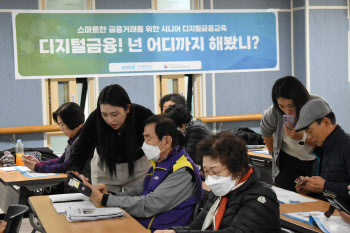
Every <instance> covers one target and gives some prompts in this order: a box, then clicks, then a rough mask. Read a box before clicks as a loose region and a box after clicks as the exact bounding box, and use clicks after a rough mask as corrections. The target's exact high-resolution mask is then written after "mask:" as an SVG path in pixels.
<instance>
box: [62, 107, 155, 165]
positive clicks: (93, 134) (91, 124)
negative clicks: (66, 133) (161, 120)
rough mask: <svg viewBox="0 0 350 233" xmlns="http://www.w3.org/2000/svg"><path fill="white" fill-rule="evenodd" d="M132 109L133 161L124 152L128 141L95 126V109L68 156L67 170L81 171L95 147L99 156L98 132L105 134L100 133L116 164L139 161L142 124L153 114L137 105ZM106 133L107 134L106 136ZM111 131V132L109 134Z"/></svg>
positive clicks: (115, 132) (108, 128)
mask: <svg viewBox="0 0 350 233" xmlns="http://www.w3.org/2000/svg"><path fill="white" fill-rule="evenodd" d="M132 106H133V108H134V118H133V121H134V122H135V135H136V148H135V150H136V157H135V158H134V159H133V161H130V159H129V155H128V154H127V152H126V145H127V143H128V140H130V139H128V138H127V137H126V136H124V135H123V134H121V135H119V134H118V132H117V131H116V130H113V129H112V128H111V127H110V126H107V127H105V129H101V128H99V126H98V124H97V121H98V119H97V115H98V114H99V113H98V111H97V109H96V110H95V111H93V112H92V113H91V114H90V115H89V117H88V119H87V120H86V122H85V124H84V126H83V129H82V132H81V134H80V137H79V140H78V142H77V144H76V146H75V149H74V152H73V153H72V154H71V155H70V158H69V166H68V169H69V170H70V171H78V172H80V171H81V170H82V168H83V167H82V166H83V164H84V162H85V161H86V160H87V159H88V158H87V155H88V154H89V152H90V150H93V149H94V148H95V147H96V148H97V152H98V153H99V155H100V156H101V153H100V151H99V148H102V147H103V146H102V145H99V142H98V141H99V140H98V139H97V135H98V130H99V131H103V132H105V133H104V134H103V132H102V133H101V135H102V136H103V138H102V141H103V140H109V145H111V148H109V149H110V150H111V151H112V156H113V157H114V158H113V159H114V160H115V162H116V163H128V162H130V163H132V164H133V162H134V161H136V160H138V159H140V158H141V157H142V156H143V155H144V153H143V151H142V149H141V147H142V144H143V141H144V139H143V130H144V127H145V126H144V122H145V120H146V119H147V118H148V117H149V116H152V115H153V113H152V112H151V110H149V109H148V108H145V107H143V106H141V105H138V104H132ZM107 131H108V134H107ZM110 131H113V132H110ZM110 135H111V136H110Z"/></svg>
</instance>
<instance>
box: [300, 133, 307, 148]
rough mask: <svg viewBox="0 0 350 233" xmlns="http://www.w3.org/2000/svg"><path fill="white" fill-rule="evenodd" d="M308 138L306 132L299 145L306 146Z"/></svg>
mask: <svg viewBox="0 0 350 233" xmlns="http://www.w3.org/2000/svg"><path fill="white" fill-rule="evenodd" d="M306 138H307V133H306V132H305V131H304V136H303V138H302V139H301V140H300V141H299V145H305V141H306Z"/></svg>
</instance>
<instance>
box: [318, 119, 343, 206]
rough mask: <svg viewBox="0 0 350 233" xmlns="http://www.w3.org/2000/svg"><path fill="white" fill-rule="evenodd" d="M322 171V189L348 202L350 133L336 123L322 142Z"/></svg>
mask: <svg viewBox="0 0 350 233" xmlns="http://www.w3.org/2000/svg"><path fill="white" fill-rule="evenodd" d="M321 149H322V150H323V161H322V173H321V177H322V178H323V179H325V180H326V182H325V184H324V191H331V192H334V193H336V194H337V195H340V196H341V197H342V198H344V199H345V200H347V201H348V202H350V196H349V195H348V190H347V186H348V185H349V184H350V135H349V134H347V133H345V132H344V130H343V129H342V128H341V127H340V126H339V125H337V127H336V128H335V129H334V130H333V132H332V133H331V134H330V135H328V137H327V138H326V139H325V141H324V142H323V144H322V146H321Z"/></svg>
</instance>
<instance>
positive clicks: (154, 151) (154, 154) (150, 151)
mask: <svg viewBox="0 0 350 233" xmlns="http://www.w3.org/2000/svg"><path fill="white" fill-rule="evenodd" d="M162 141H163V139H162ZM162 141H160V143H162ZM160 143H159V144H158V146H152V145H149V144H147V143H146V142H143V145H142V150H143V152H144V153H145V155H146V157H147V159H148V160H153V161H158V160H159V158H160V156H159V154H160V152H162V151H163V150H164V149H163V150H160V149H159V145H160Z"/></svg>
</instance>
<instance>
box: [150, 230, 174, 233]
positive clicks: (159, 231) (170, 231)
mask: <svg viewBox="0 0 350 233" xmlns="http://www.w3.org/2000/svg"><path fill="white" fill-rule="evenodd" d="M154 233H176V231H174V230H156V231H155V232H154Z"/></svg>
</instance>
